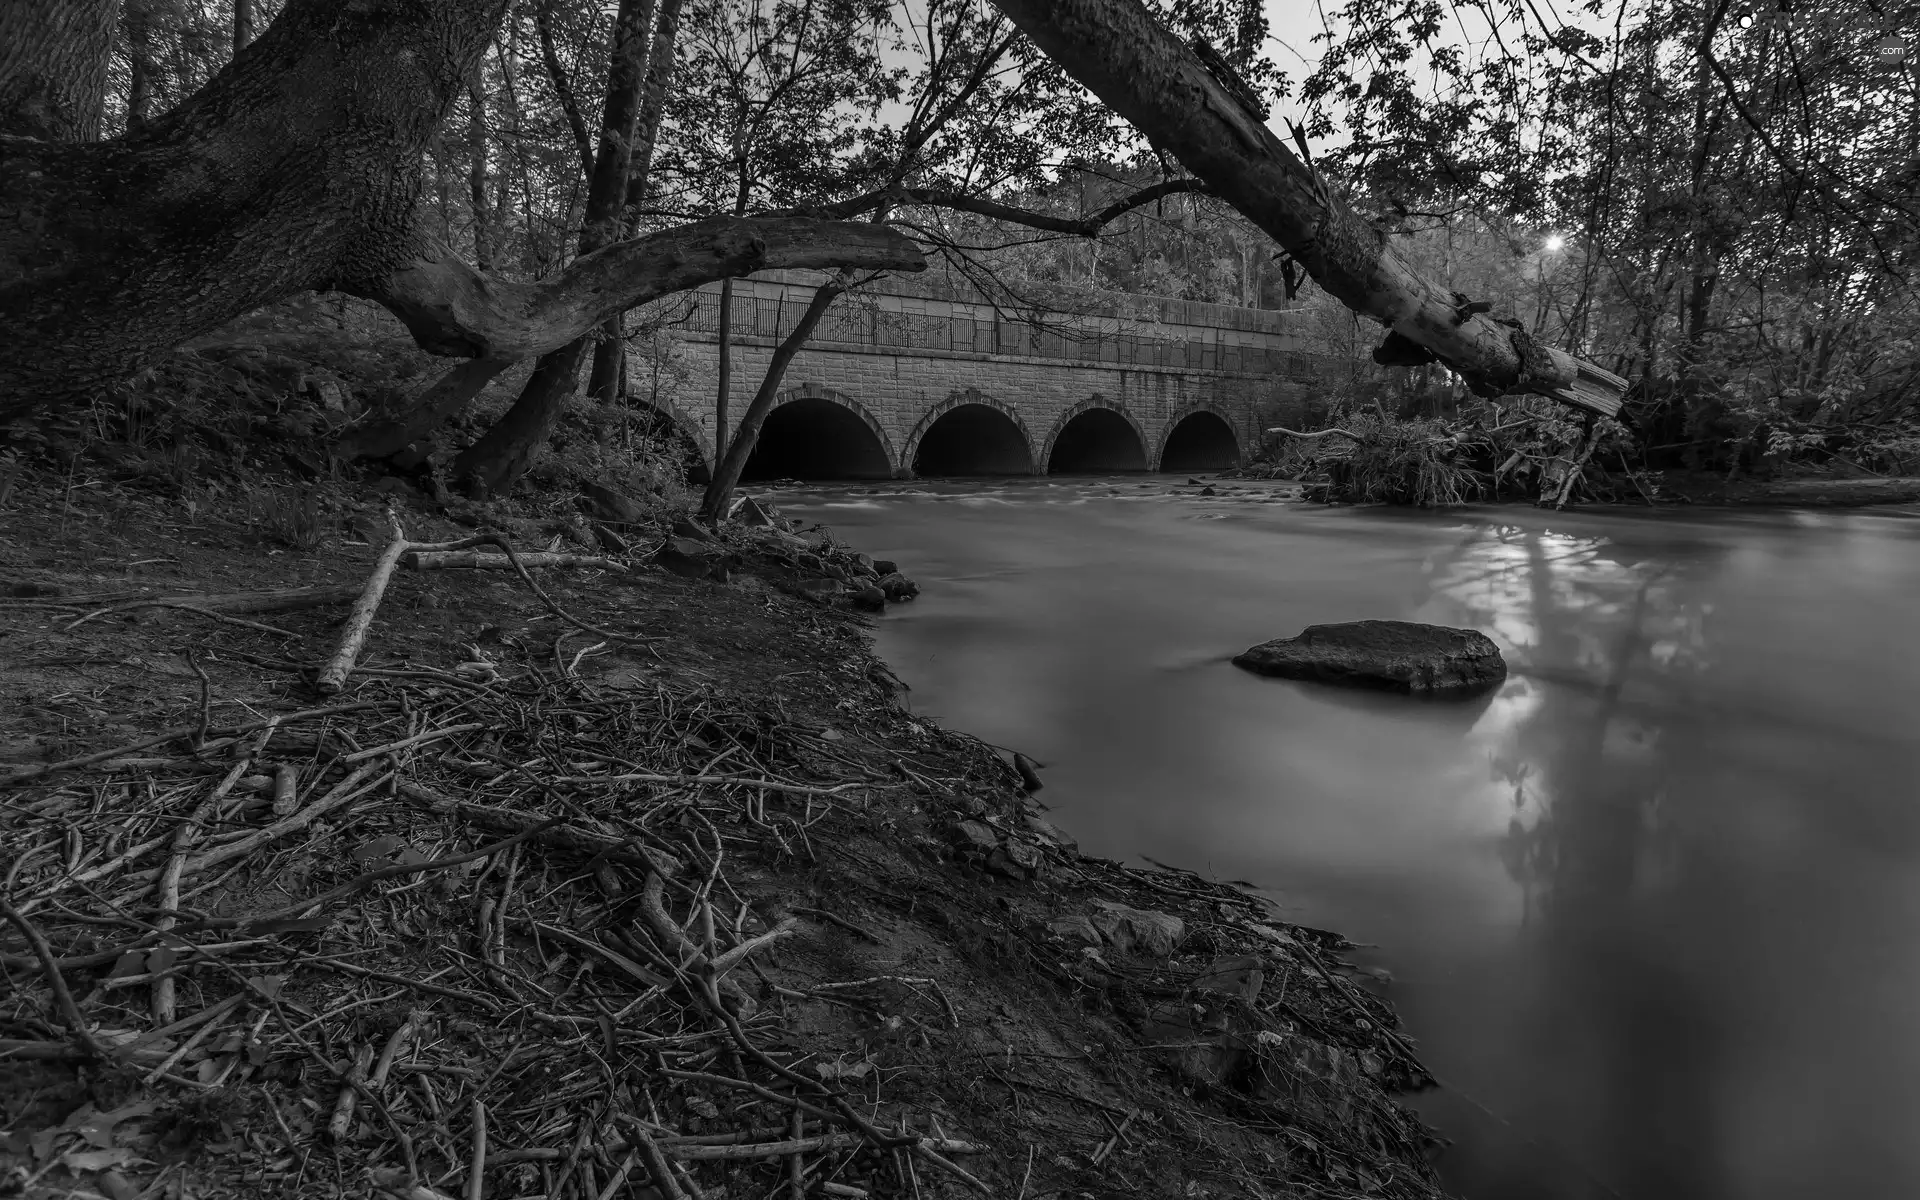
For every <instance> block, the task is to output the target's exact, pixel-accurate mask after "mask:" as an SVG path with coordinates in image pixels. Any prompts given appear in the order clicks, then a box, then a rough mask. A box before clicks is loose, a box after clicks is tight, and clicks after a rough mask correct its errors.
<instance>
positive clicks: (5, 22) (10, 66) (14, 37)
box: [0, 0, 120, 215]
mask: <svg viewBox="0 0 1920 1200" xmlns="http://www.w3.org/2000/svg"><path fill="white" fill-rule="evenodd" d="M119 15H120V5H119V3H118V0H6V2H5V3H3V4H0V134H17V135H19V136H21V137H31V138H40V139H41V140H43V141H49V142H91V141H93V140H95V139H96V138H98V137H99V136H100V118H101V115H102V110H103V109H104V108H105V107H106V101H107V65H108V62H109V61H110V58H111V55H112V53H113V28H114V23H115V21H116V20H117V19H118V17H119ZM0 214H5V210H4V209H0ZM5 215H10V214H5Z"/></svg>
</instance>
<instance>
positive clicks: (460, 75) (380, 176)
mask: <svg viewBox="0 0 1920 1200" xmlns="http://www.w3.org/2000/svg"><path fill="white" fill-rule="evenodd" d="M118 2H119V0H8V3H6V4H5V5H0V332H3V334H4V336H0V416H4V415H7V414H9V413H14V412H19V411H22V410H25V409H30V408H36V407H52V406H58V405H62V404H72V403H76V402H79V401H82V400H84V399H85V398H86V397H87V396H88V395H89V394H90V393H92V392H93V391H94V390H95V389H98V388H100V387H101V386H103V385H107V384H110V383H112V382H114V381H116V380H119V379H121V378H124V377H125V376H126V375H128V374H129V373H131V372H133V371H135V370H138V369H140V368H141V367H143V366H145V365H146V364H147V363H149V362H151V361H153V360H154V359H155V358H156V357H158V356H159V355H161V354H163V353H164V352H166V351H167V350H169V349H170V348H172V347H173V346H175V345H177V344H179V343H180V342H183V341H185V340H187V339H189V338H192V337H195V336H198V335H200V334H203V333H206V332H208V331H210V330H212V329H215V328H217V327H219V326H220V325H222V324H224V323H225V322H227V321H230V320H232V319H233V318H235V317H237V316H239V315H241V314H242V313H245V312H248V311H251V310H253V309H255V308H258V307H259V306H261V305H263V304H266V303H268V302H270V301H272V300H275V299H277V298H280V297H282V296H286V295H289V294H292V293H294V292H298V291H302V290H308V289H335V290H339V291H344V292H348V293H351V294H354V295H358V296H364V297H366V298H368V299H371V300H374V301H377V302H378V303H380V304H382V305H384V306H385V307H386V308H387V309H389V310H390V311H392V312H393V313H394V315H395V316H397V317H398V318H399V319H400V320H401V321H402V322H403V323H404V324H405V325H406V327H407V329H408V330H409V331H410V332H411V333H412V335H413V337H414V339H415V340H416V341H417V342H418V343H419V344H420V345H421V346H422V347H423V348H425V349H427V350H429V351H432V352H434V353H437V354H443V355H447V356H450V357H459V358H466V359H471V360H474V361H475V370H476V371H479V370H482V369H485V368H484V364H493V363H499V362H504V361H513V360H517V359H523V358H530V357H538V356H541V355H544V354H547V353H549V352H551V351H555V350H558V349H560V348H562V347H565V346H568V345H569V344H571V343H573V342H575V341H576V340H577V339H579V338H580V337H581V336H582V335H584V334H587V333H589V332H590V331H592V330H593V329H594V328H595V327H596V326H598V325H600V324H602V323H603V322H605V321H606V320H607V319H608V318H609V317H612V316H614V315H615V314H618V313H620V312H623V311H625V310H627V309H630V308H632V307H634V306H636V305H639V304H642V303H645V302H646V301H648V300H651V299H654V298H656V297H659V296H663V295H666V294H668V293H671V292H675V291H680V290H684V289H686V288H690V287H695V286H698V285H700V284H702V283H706V282H709V281H712V280H716V279H722V278H726V277H728V276H732V275H742V274H747V273H750V272H753V271H757V270H763V269H768V268H779V267H852V268H861V269H889V270H917V269H919V268H920V267H921V266H922V265H923V261H924V260H923V256H922V255H921V252H920V251H919V249H918V248H917V247H916V246H914V244H913V243H912V242H911V241H909V240H908V239H906V238H905V237H902V236H901V235H899V234H897V233H894V232H893V231H891V230H888V229H886V228H884V227H881V226H876V225H873V224H871V223H867V222H835V221H823V220H815V219H808V218H787V219H781V220H741V219H731V218H716V219H711V220H704V221H697V222H694V223H691V224H688V225H684V226H681V227H678V228H674V229H668V230H665V231H662V232H660V233H656V234H654V235H652V236H649V237H643V238H637V239H633V240H628V241H619V242H615V243H613V244H610V245H607V246H605V247H603V248H601V249H599V250H596V251H594V252H592V253H586V254H582V255H581V256H580V257H579V258H576V259H574V260H573V261H572V262H571V263H570V264H569V265H568V266H567V267H566V268H565V269H564V270H562V271H559V272H557V273H555V274H553V275H551V276H549V277H547V278H544V279H541V280H538V281H536V282H527V283H522V282H512V281H508V280H505V279H502V278H499V277H496V276H493V275H489V274H487V273H483V272H481V271H479V270H478V269H476V268H475V267H474V266H472V265H471V264H469V263H468V262H467V261H466V260H465V259H463V258H462V257H461V256H460V255H459V254H457V253H456V252H455V251H454V250H453V249H452V248H450V247H448V246H446V245H444V244H441V243H439V242H437V241H435V240H433V239H432V238H430V237H428V236H426V235H425V234H424V233H423V231H422V230H423V227H424V223H423V222H422V220H421V217H422V216H423V197H422V178H421V175H422V163H423V157H424V155H425V153H426V151H427V149H428V147H429V145H430V143H431V140H432V137H433V134H434V132H435V130H436V129H438V127H439V126H440V124H441V122H442V121H443V120H445V118H446V116H447V113H448V111H449V109H450V108H451V107H452V106H453V103H454V100H455V98H456V97H457V96H459V95H460V94H462V93H463V92H464V90H465V89H466V86H467V79H468V78H469V76H470V75H471V74H472V72H473V70H474V68H475V66H476V64H477V62H478V60H479V57H480V55H481V53H482V52H483V51H484V50H485V48H486V47H487V45H488V42H489V39H490V38H491V36H492V34H493V31H494V28H495V26H496V25H498V24H499V22H500V20H501V18H502V16H503V15H504V14H505V12H506V9H507V0H291V2H290V3H289V4H288V5H287V6H286V8H285V9H284V10H283V11H282V12H281V14H280V16H279V17H278V18H277V19H276V20H275V21H274V22H273V24H272V25H271V26H270V27H269V28H268V29H267V30H266V31H265V32H263V33H262V34H261V35H260V36H259V38H258V39H257V40H255V41H254V42H252V43H250V44H249V45H247V46H246V47H245V48H244V49H242V50H241V51H240V52H239V53H238V54H237V55H235V57H234V59H233V61H232V62H231V63H230V64H228V66H227V67H226V68H225V69H223V70H222V71H220V72H219V73H218V74H217V75H215V76H214V78H213V79H212V80H211V81H209V83H208V84H207V86H206V87H204V88H203V89H201V91H200V92H199V93H198V94H196V95H194V96H193V97H192V98H190V99H188V100H187V101H186V102H185V103H183V104H181V105H180V106H179V107H177V108H175V109H174V110H173V111H172V112H169V113H166V114H164V115H162V116H160V117H157V118H155V119H153V120H151V121H149V122H148V123H147V124H145V125H144V126H142V127H141V128H140V129H139V130H138V131H136V132H133V133H129V134H127V135H125V136H122V137H118V138H114V139H112V140H109V141H93V140H89V138H90V135H91V134H92V133H93V131H95V130H96V129H97V128H98V127H99V122H100V116H99V114H100V110H101V106H102V100H103V96H102V92H103V88H104V81H105V70H104V64H105V56H106V54H107V53H108V51H109V35H110V31H111V29H112V25H113V21H114V18H115V15H116V13H117V10H118Z"/></svg>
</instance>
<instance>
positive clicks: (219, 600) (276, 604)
mask: <svg viewBox="0 0 1920 1200" xmlns="http://www.w3.org/2000/svg"><path fill="white" fill-rule="evenodd" d="M359 594H360V589H359V588H357V587H353V586H351V585H346V586H339V587H320V588H277V589H275V590H273V591H265V592H198V593H193V592H189V593H184V594H182V595H178V596H153V597H146V598H142V599H139V600H134V601H132V602H130V603H126V604H114V605H110V606H109V607H106V608H100V609H96V610H94V611H93V612H90V613H88V614H86V615H85V616H83V617H81V618H79V619H78V620H76V621H74V622H73V623H72V624H70V625H68V626H67V629H68V630H69V631H71V630H73V629H75V628H77V627H79V626H81V625H84V624H85V623H87V622H88V621H91V620H93V619H94V618H95V617H110V616H114V615H115V614H118V613H124V612H133V611H134V610H136V609H142V608H179V607H185V608H187V609H188V610H189V611H192V612H198V613H200V614H202V615H203V616H216V615H219V614H222V613H225V614H229V615H231V614H233V613H279V612H299V611H302V610H304V609H309V608H324V607H325V606H327V605H329V604H345V603H347V602H348V601H350V600H352V599H353V598H354V597H355V596H357V595H359ZM74 607H78V606H77V605H76V606H74Z"/></svg>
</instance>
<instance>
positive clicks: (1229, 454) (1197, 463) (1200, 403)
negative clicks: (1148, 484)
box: [1153, 400, 1241, 471]
mask: <svg viewBox="0 0 1920 1200" xmlns="http://www.w3.org/2000/svg"><path fill="white" fill-rule="evenodd" d="M1169 450H1171V451H1173V455H1174V458H1173V461H1171V462H1169V461H1168V458H1167V452H1168V451H1169ZM1240 455H1241V451H1240V434H1239V433H1238V432H1237V431H1236V430H1235V429H1234V427H1233V419H1232V418H1231V417H1229V416H1227V414H1226V413H1224V412H1222V411H1221V410H1220V406H1219V405H1217V404H1215V403H1213V402H1212V401H1211V400H1196V401H1194V402H1193V403H1191V404H1188V405H1185V406H1183V407H1182V408H1181V409H1180V410H1179V411H1178V412H1176V413H1174V414H1173V417H1172V419H1170V420H1169V421H1168V422H1167V424H1166V428H1165V429H1164V430H1162V431H1161V434H1160V450H1159V453H1157V454H1155V455H1154V456H1153V463H1154V470H1156V471H1220V470H1225V469H1226V468H1228V467H1237V466H1239V465H1240Z"/></svg>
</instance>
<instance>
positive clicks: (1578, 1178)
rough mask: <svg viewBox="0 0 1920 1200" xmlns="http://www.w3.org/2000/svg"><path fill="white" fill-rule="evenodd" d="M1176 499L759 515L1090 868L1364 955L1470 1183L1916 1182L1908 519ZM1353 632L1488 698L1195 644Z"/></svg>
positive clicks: (1709, 1185)
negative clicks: (1463, 629) (1411, 644)
mask: <svg viewBox="0 0 1920 1200" xmlns="http://www.w3.org/2000/svg"><path fill="white" fill-rule="evenodd" d="M1168 482H1169V481H1167V480H1160V481H1149V482H1147V483H1145V484H1143V483H1142V482H1141V481H1139V480H1137V479H1134V480H1115V481H1106V480H1101V481H1072V482H1067V481H1059V480H1050V481H1007V482H996V483H992V484H908V485H891V486H889V487H881V488H860V489H854V490H853V491H855V492H857V494H850V492H849V491H846V490H842V491H830V492H816V493H791V494H787V495H783V496H782V497H781V498H780V503H781V505H782V507H783V509H785V510H786V511H788V512H789V513H798V514H800V515H806V516H809V517H812V518H817V519H823V520H826V521H827V522H828V523H829V524H831V525H832V526H834V527H835V528H836V530H838V531H839V532H840V533H841V534H843V535H844V537H845V538H846V539H847V540H849V541H851V542H853V543H855V544H856V545H858V546H859V547H860V548H862V549H864V550H867V551H869V552H870V553H873V554H874V555H876V556H877V557H886V558H894V559H897V560H898V561H900V563H901V564H902V566H903V567H904V568H905V570H906V571H907V573H908V574H909V575H911V576H913V577H915V578H916V579H918V580H919V581H920V582H921V584H922V585H923V587H924V588H926V591H925V593H924V594H923V596H922V597H921V599H920V600H918V601H916V602H915V603H914V604H911V605H905V606H899V607H896V608H894V609H891V610H890V611H889V613H888V615H887V617H886V618H885V619H884V620H882V621H881V622H880V623H879V632H878V637H879V642H880V647H881V650H882V652H883V653H884V654H886V655H887V657H888V659H889V661H890V662H891V663H892V664H893V665H894V667H895V669H896V670H897V671H898V673H899V674H900V675H901V676H902V677H903V678H904V679H905V680H906V681H907V682H908V683H909V684H911V685H912V686H913V688H914V689H915V692H914V700H915V704H916V707H918V708H920V709H921V710H923V711H926V712H928V713H930V714H932V715H934V716H937V717H939V718H941V719H942V720H945V721H947V722H949V723H951V724H954V725H956V726H958V727H961V728H965V729H968V730H970V731H972V732H975V733H977V734H979V735H981V736H982V737H985V738H987V739H988V740H990V741H994V742H998V743H1001V744H1005V745H1012V746H1015V747H1018V748H1020V749H1023V750H1025V751H1027V752H1028V753H1030V754H1033V755H1034V756H1036V757H1037V758H1039V759H1040V760H1041V761H1043V762H1046V763H1048V764H1049V769H1048V770H1047V771H1046V772H1045V776H1046V779H1047V784H1048V786H1047V789H1046V791H1045V792H1043V793H1042V797H1043V798H1044V799H1046V800H1047V801H1048V802H1049V803H1051V804H1053V805H1055V816H1056V819H1058V820H1059V821H1060V822H1061V823H1062V824H1064V825H1066V826H1067V827H1069V828H1070V829H1072V830H1073V831H1074V832H1075V833H1076V834H1077V835H1078V836H1079V837H1080V838H1081V840H1082V842H1083V844H1084V845H1085V846H1086V847H1087V849H1088V850H1089V851H1090V852H1093V853H1099V854H1106V855H1111V856H1116V857H1133V856H1138V855H1141V854H1151V855H1153V856H1154V857H1156V858H1160V859H1163V860H1167V861H1173V862H1178V863H1181V864H1184V865H1188V866H1193V867H1196V868H1200V869H1207V870H1211V871H1213V872H1216V873H1217V874H1219V875H1221V876H1223V877H1228V878H1250V879H1256V880H1259V881H1262V882H1264V883H1266V884H1269V885H1271V886H1272V887H1273V888H1274V890H1275V891H1276V893H1277V894H1278V895H1279V896H1280V897H1281V898H1282V900H1283V902H1284V903H1286V904H1287V905H1288V906H1289V907H1290V908H1291V909H1292V911H1293V913H1294V915H1296V916H1297V917H1298V918H1299V919H1301V920H1305V921H1309V922H1310V923H1313V924H1319V925H1326V926H1331V927H1335V928H1339V929H1341V930H1342V931H1344V932H1347V933H1349V934H1350V935H1351V936H1353V937H1355V938H1357V939H1360V940H1363V941H1368V942H1375V943H1378V944H1379V947H1380V949H1379V951H1378V955H1379V959H1380V961H1381V963H1382V964H1383V965H1387V966H1389V967H1391V968H1392V969H1393V971H1394V972H1395V974H1396V976H1397V977H1398V979H1399V981H1400V983H1399V985H1398V987H1397V988H1396V992H1395V999H1396V1001H1397V1003H1399V1005H1400V1006H1401V1008H1402V1011H1403V1012H1404V1013H1405V1014H1406V1016H1407V1018H1408V1021H1409V1025H1410V1027H1411V1029H1412V1031H1413V1032H1414V1034H1415V1035H1416V1037H1418V1038H1419V1039H1420V1040H1421V1042H1422V1044H1423V1048H1424V1053H1425V1055H1426V1057H1427V1058H1428V1060H1429V1062H1430V1064H1431V1065H1432V1066H1433V1067H1434V1069H1435V1071H1436V1073H1437V1074H1439V1075H1440V1076H1441V1077H1442V1078H1444V1079H1446V1080H1447V1081H1448V1082H1449V1083H1450V1084H1452V1085H1454V1086H1455V1088H1456V1089H1457V1091H1456V1093H1455V1094H1450V1095H1440V1096H1433V1097H1428V1098H1423V1099H1422V1100H1420V1101H1419V1103H1420V1105H1421V1107H1422V1108H1423V1110H1424V1111H1427V1112H1428V1113H1429V1115H1430V1116H1431V1117H1432V1118H1433V1119H1434V1120H1436V1121H1437V1122H1439V1123H1440V1124H1441V1126H1442V1128H1443V1129H1444V1131H1445V1132H1446V1133H1447V1134H1448V1135H1449V1136H1451V1137H1453V1138H1455V1139H1456V1141H1457V1145H1456V1147H1455V1149H1454V1151H1452V1152H1451V1153H1450V1154H1449V1156H1448V1159H1447V1169H1448V1173H1449V1176H1450V1178H1451V1179H1452V1180H1453V1182H1454V1183H1455V1184H1456V1186H1457V1187H1459V1188H1460V1190H1461V1191H1462V1192H1463V1193H1464V1194H1466V1195H1468V1196H1470V1197H1473V1198H1474V1200H1492V1198H1498V1200H1507V1198H1509V1197H1512V1198H1516V1200H1517V1198H1520V1197H1527V1198H1529V1200H1531V1198H1535V1197H1540V1198H1544V1200H1561V1198H1569V1200H1571V1198H1578V1200H1586V1198H1587V1197H1602V1196H1608V1195H1620V1196H1625V1197H1630V1198H1633V1200H1640V1198H1642V1197H1674V1198H1676V1200H1678V1198H1681V1197H1685V1198H1687V1200H1696V1198H1698V1200H1717V1198H1720V1197H1725V1198H1727V1200H1736V1198H1737V1200H1786V1198H1789V1197H1795V1198H1797V1197H1816V1196H1818V1197H1825V1196H1848V1197H1896V1196H1897V1197H1909V1196H1914V1195H1920V1138H1915V1137H1913V1136H1912V1130H1913V1129H1915V1128H1917V1127H1920V1000H1917V999H1916V996H1917V995H1920V753H1917V752H1916V742H1915V734H1914V732H1913V718H1914V710H1915V703H1916V700H1920V644H1916V641H1915V639H1914V638H1913V637H1912V636H1911V634H1910V632H1909V630H1910V628H1911V625H1912V621H1913V612H1914V604H1915V601H1914V598H1915V597H1916V596H1920V523H1916V522H1914V521H1911V520H1905V521H1903V520H1900V519H1898V517H1897V515H1894V514H1884V513H1883V514H1841V515H1828V514H1799V513H1751V512H1749V513H1726V514H1703V513H1695V512H1685V513H1678V514H1674V513H1666V514H1658V515H1655V514H1644V513H1642V514H1605V515H1560V514H1546V513H1540V512H1536V511H1533V510H1524V509H1489V510H1480V511H1471V512H1467V513H1464V514H1463V513H1452V514H1427V515H1409V514H1390V513H1385V512H1378V511H1374V512H1366V511H1353V510H1328V509H1319V508H1308V507H1302V506H1298V505H1290V504H1282V503H1277V502H1276V501H1278V500H1280V499H1281V498H1283V497H1284V496H1285V495H1287V489H1286V488H1284V487H1275V488H1249V489H1236V490H1234V491H1232V492H1231V493H1230V494H1224V495H1221V496H1218V497H1214V498H1201V497H1197V496H1192V495H1191V494H1189V495H1186V496H1183V497H1180V498H1177V499H1176V498H1170V497H1168V496H1167V494H1166V492H1167V484H1168ZM845 504H853V505H857V507H829V506H830V505H845ZM1362 617H1388V618H1401V619H1408V620H1423V621H1433V622H1438V623H1443V624H1451V625H1463V626H1470V627H1473V628H1478V629H1481V630H1483V631H1485V632H1487V633H1488V634H1489V636H1491V637H1493V638H1494V639H1495V640H1496V641H1497V642H1498V643H1500V645H1501V647H1502V649H1503V651H1504V652H1505V653H1506V655H1507V658H1508V662H1509V664H1510V665H1511V667H1512V669H1513V673H1512V676H1511V678H1510V679H1509V680H1508V682H1507V684H1506V685H1505V686H1504V687H1502V688H1501V689H1500V690H1499V691H1498V692H1497V693H1495V694H1493V695H1492V696H1490V697H1485V698H1483V699H1481V700H1478V701H1474V702H1470V703H1467V704H1464V705H1444V704H1442V705H1435V704H1426V703H1421V702H1418V701H1412V700H1409V699H1406V698H1403V697H1393V696H1381V695H1373V694H1366V693H1351V692H1342V691H1337V690H1330V689H1325V688H1317V687H1314V686H1311V685H1307V684H1298V683H1290V682H1284V681H1277V680H1266V679H1258V678H1255V677H1252V676H1250V675H1247V674H1245V673H1243V672H1240V671H1238V670H1236V669H1234V668H1232V667H1231V666H1229V665H1227V663H1226V661H1225V660H1226V658H1227V657H1228V656H1230V655H1231V654H1233V653H1235V652H1237V651H1238V650H1241V649H1243V648H1245V647H1246V646H1248V645H1250V644H1252V643H1254V642H1257V641H1261V640H1264V639H1266V638H1269V637H1274V636H1280V635H1283V634H1291V633H1294V632H1297V631H1298V630H1299V629H1300V628H1302V627H1303V626H1305V625H1309V624H1313V623H1316V622H1323V621H1339V620H1352V619H1358V618H1362ZM1463 1097H1470V1100H1469V1099H1465V1098H1463ZM1482 1109H1484V1110H1488V1111H1490V1112H1491V1113H1492V1114H1495V1115H1492V1116H1489V1115H1486V1113H1485V1112H1483V1111H1482Z"/></svg>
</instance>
